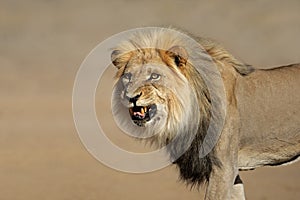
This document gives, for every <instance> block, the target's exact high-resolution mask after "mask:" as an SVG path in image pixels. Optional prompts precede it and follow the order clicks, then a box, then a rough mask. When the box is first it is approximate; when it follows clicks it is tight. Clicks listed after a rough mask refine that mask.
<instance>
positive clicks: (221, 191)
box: [205, 166, 236, 200]
mask: <svg viewBox="0 0 300 200" xmlns="http://www.w3.org/2000/svg"><path fill="white" fill-rule="evenodd" d="M230 168H231V167H225V166H223V169H221V168H218V169H217V168H215V169H213V172H212V174H211V176H210V179H209V182H208V186H207V189H206V194H205V200H230V199H231V197H232V193H233V190H234V188H233V182H234V177H235V176H236V173H235V172H234V170H233V169H230Z"/></svg>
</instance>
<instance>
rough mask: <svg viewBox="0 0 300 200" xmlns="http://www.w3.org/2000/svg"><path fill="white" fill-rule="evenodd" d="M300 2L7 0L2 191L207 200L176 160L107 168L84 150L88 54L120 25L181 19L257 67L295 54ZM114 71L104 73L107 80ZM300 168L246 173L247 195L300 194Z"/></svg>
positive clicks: (0, 89)
mask: <svg viewBox="0 0 300 200" xmlns="http://www.w3.org/2000/svg"><path fill="white" fill-rule="evenodd" d="M299 10H300V1H298V0H289V1H275V0H268V1H256V0H253V1H196V0H193V1H178V0H169V1H167V0H166V1H145V0H127V1H126V0H123V1H110V2H109V1H86V2H84V1H79V0H76V1H58V0H53V1H48V0H40V1H34V0H28V1H15V0H2V1H1V2H0V199H1V200H2V199H3V200H21V199H22V200H23V199H24V200H25V199H26V200H31V199H32V200H38V199H46V200H48V199H49V200H53V199H58V200H77V199H79V200H81V199H84V200H94V199H108V200H117V199H123V200H126V199H130V200H134V199H136V200H137V199H144V200H146V199H161V200H162V199H174V200H175V199H201V198H200V197H201V196H203V190H201V191H200V192H198V191H197V190H192V191H190V190H189V189H188V188H186V187H185V185H184V184H182V183H180V182H178V180H177V173H176V168H175V167H174V166H173V167H167V168H165V169H163V170H160V171H156V172H152V173H148V174H126V173H121V172H118V171H115V170H112V169H110V168H108V167H105V166H104V165H102V164H101V163H100V162H98V161H97V160H95V159H94V158H93V157H92V156H91V155H90V154H89V153H88V152H87V151H86V150H85V148H84V147H83V145H82V144H81V142H80V140H79V137H78V135H77V133H76V130H75V127H74V123H73V119H72V109H71V108H72V105H71V96H72V87H73V82H74V78H75V75H76V72H77V70H78V68H79V66H80V64H81V62H82V61H83V59H84V58H85V56H86V55H87V54H88V53H89V52H90V51H91V50H92V48H94V47H95V46H96V45H97V44H98V43H99V42H101V41H103V40H104V39H106V38H108V37H109V36H111V35H113V34H116V33H118V32H120V31H124V30H128V29H130V28H136V27H141V26H159V25H173V26H177V27H181V28H183V29H185V30H188V31H190V32H191V33H193V34H195V35H202V36H208V37H211V38H214V39H216V40H218V41H220V42H221V43H223V44H224V46H226V47H227V48H228V49H229V50H230V51H231V52H232V53H233V54H234V55H236V56H237V57H238V58H241V59H242V60H243V61H246V62H247V63H250V64H253V65H254V66H256V67H270V66H275V65H281V64H288V63H296V62H300V54H299V51H300V40H299V35H300V12H299ZM112 72H113V69H111V71H110V72H108V73H107V75H108V76H106V78H105V79H103V81H104V82H106V83H105V84H107V85H110V84H111V82H112V81H111V77H110V76H111V74H112ZM100 88H101V87H100ZM108 88H110V87H108ZM102 97H105V98H104V100H103V99H102V100H101V99H100V100H97V102H98V103H99V102H100V103H99V104H97V109H98V111H99V112H98V116H99V118H100V119H101V117H102V118H103V119H105V118H106V117H105V116H108V115H109V98H110V97H109V92H106V93H105V94H104V95H102ZM105 99H106V100H105ZM107 99H108V100H107ZM102 101H103V102H102ZM103 116H104V117H103ZM102 124H103V126H105V127H106V128H107V129H108V130H111V131H112V132H113V133H114V134H113V135H112V136H111V138H112V140H113V141H114V142H115V143H117V144H120V146H122V145H124V146H127V147H128V148H132V147H134V148H136V149H142V148H141V147H139V146H138V144H137V143H136V142H135V141H133V142H132V140H130V139H128V138H127V137H126V136H123V135H122V134H119V133H120V132H119V131H118V130H117V128H116V127H115V125H114V124H113V123H112V121H109V120H107V121H102ZM117 133H118V134H117ZM135 145H136V146H135ZM124 148H126V147H124ZM299 167H300V164H299V163H297V164H294V165H290V166H287V167H280V168H264V169H257V170H255V171H251V172H244V173H242V178H243V180H244V182H245V186H246V194H247V197H248V198H249V199H258V200H266V199H272V200H275V199H290V200H292V199H293V200H296V199H300V173H299Z"/></svg>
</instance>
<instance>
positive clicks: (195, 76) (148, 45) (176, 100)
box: [111, 33, 209, 146]
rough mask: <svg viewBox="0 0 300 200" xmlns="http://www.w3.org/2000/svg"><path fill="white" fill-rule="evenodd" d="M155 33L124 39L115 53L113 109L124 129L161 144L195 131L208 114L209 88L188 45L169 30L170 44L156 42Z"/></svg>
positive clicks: (167, 42) (113, 55) (166, 40)
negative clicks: (145, 36) (128, 39)
mask: <svg viewBox="0 0 300 200" xmlns="http://www.w3.org/2000/svg"><path fill="white" fill-rule="evenodd" d="M153 34H155V33H153ZM154 38H156V37H155V36H153V35H152V37H149V38H146V39H145V38H137V39H136V40H134V41H133V40H130V41H126V42H124V43H123V44H121V45H120V46H119V47H118V48H116V49H115V50H114V51H113V52H112V55H111V58H112V62H113V64H114V65H115V66H116V67H117V69H118V71H117V74H116V78H117V83H116V85H115V89H114V95H113V114H114V117H115V119H116V121H117V122H118V124H119V126H120V127H121V128H122V129H125V130H126V132H129V133H130V134H132V135H134V136H136V137H142V138H151V141H152V142H155V143H156V144H158V145H159V146H162V145H165V144H168V143H169V141H170V140H172V139H173V138H174V137H175V136H176V135H179V134H180V133H183V132H184V134H189V133H190V134H191V135H192V136H194V135H195V133H196V132H197V129H198V128H199V123H200V119H201V117H202V115H203V116H205V117H207V116H208V115H209V93H208V91H207V88H206V86H205V84H204V82H203V80H202V78H201V76H200V74H199V73H198V72H197V70H196V69H195V68H194V67H193V65H192V63H191V62H190V59H189V53H188V51H187V48H186V46H184V45H180V44H181V43H179V42H178V41H176V40H175V39H174V38H173V41H169V40H168V39H170V38H168V37H166V35H164V38H161V39H162V40H165V41H164V43H163V44H166V45H164V46H159V47H158V46H153V44H154V41H149V40H151V39H154ZM195 130H196V131H195ZM191 135H190V136H189V138H192V136H191Z"/></svg>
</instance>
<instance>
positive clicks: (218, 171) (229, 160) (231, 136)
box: [205, 112, 239, 200]
mask: <svg viewBox="0 0 300 200" xmlns="http://www.w3.org/2000/svg"><path fill="white" fill-rule="evenodd" d="M233 113H234V112H233ZM233 116H234V115H233ZM236 119H237V117H232V116H231V118H229V119H228V118H227V119H226V120H225V125H224V128H223V131H222V133H221V136H220V138H219V140H218V143H217V145H216V146H215V148H214V150H215V156H216V157H217V158H218V159H219V160H220V162H221V166H214V167H213V170H212V173H211V175H210V178H209V182H208V186H207V189H206V195H205V200H227V199H228V200H230V199H231V197H232V193H233V190H235V188H234V187H233V186H234V182H235V179H236V177H237V176H238V144H239V142H238V126H237V124H238V123H237V120H236Z"/></svg>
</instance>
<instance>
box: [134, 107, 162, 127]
mask: <svg viewBox="0 0 300 200" xmlns="http://www.w3.org/2000/svg"><path fill="white" fill-rule="evenodd" d="M156 110H157V106H156V105H155V104H152V105H149V106H134V107H131V108H129V113H130V116H131V119H132V121H133V122H134V123H135V124H136V125H138V126H144V124H145V123H146V122H148V121H150V120H151V119H152V118H153V117H154V116H155V114H156Z"/></svg>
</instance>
